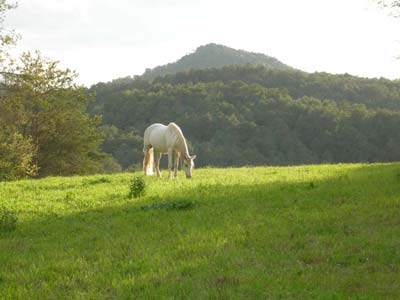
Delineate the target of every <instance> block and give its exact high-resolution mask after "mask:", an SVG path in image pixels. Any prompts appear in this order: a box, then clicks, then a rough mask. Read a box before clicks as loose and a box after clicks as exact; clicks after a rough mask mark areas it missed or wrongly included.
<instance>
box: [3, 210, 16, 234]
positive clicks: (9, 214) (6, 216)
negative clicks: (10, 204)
mask: <svg viewBox="0 0 400 300" xmlns="http://www.w3.org/2000/svg"><path fill="white" fill-rule="evenodd" d="M17 221H18V217H17V215H16V214H15V212H13V211H11V210H9V209H7V208H4V207H2V208H0V233H2V232H11V231H13V230H15V228H16V227H17Z"/></svg>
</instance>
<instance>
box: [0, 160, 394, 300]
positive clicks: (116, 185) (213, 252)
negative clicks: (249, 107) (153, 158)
mask: <svg viewBox="0 0 400 300" xmlns="http://www.w3.org/2000/svg"><path fill="white" fill-rule="evenodd" d="M163 175H164V178H162V179H158V178H145V184H146V189H145V192H146V193H145V194H144V195H143V196H141V197H139V198H129V197H128V194H129V186H130V182H131V179H132V177H133V176H139V173H137V174H132V173H130V174H128V173H126V174H117V175H96V176H76V177H50V178H45V179H40V180H26V181H15V182H2V183H0V208H1V209H7V210H9V211H12V212H14V213H15V215H16V216H17V217H18V221H17V223H16V228H15V230H12V231H6V230H3V231H1V228H0V299H3V300H5V299H10V300H11V299H12V300H14V299H324V300H325V299H332V300H333V299H359V300H366V299H371V300H376V299H399V297H400V296H399V295H400V163H393V164H343V165H320V166H297V167H251V168H250V167H249V168H228V169H217V168H205V169H199V170H194V178H193V179H192V180H187V179H185V178H184V176H183V172H182V171H180V173H179V175H180V178H179V179H177V180H168V179H167V178H165V176H166V175H167V174H166V172H165V171H164V173H163ZM186 204H187V205H186Z"/></svg>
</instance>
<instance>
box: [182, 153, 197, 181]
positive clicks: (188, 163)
mask: <svg viewBox="0 0 400 300" xmlns="http://www.w3.org/2000/svg"><path fill="white" fill-rule="evenodd" d="M195 158H196V155H193V156H185V157H183V169H184V170H185V174H186V178H192V170H193V168H194V159H195Z"/></svg>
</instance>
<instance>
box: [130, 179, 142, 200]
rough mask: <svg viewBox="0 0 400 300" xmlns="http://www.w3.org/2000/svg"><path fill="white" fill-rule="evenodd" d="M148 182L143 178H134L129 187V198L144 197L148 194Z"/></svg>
mask: <svg viewBox="0 0 400 300" xmlns="http://www.w3.org/2000/svg"><path fill="white" fill-rule="evenodd" d="M145 189H146V181H145V180H144V178H143V176H134V177H133V178H132V180H131V183H130V186H129V198H137V197H140V196H143V195H144V194H145V192H146V190H145Z"/></svg>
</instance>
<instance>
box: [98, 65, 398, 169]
mask: <svg viewBox="0 0 400 300" xmlns="http://www.w3.org/2000/svg"><path fill="white" fill-rule="evenodd" d="M91 91H93V92H96V93H97V97H96V101H95V102H94V103H93V106H92V107H91V111H95V112H97V113H101V114H102V115H103V124H104V125H103V126H104V127H103V128H104V130H105V132H106V135H105V141H104V144H103V146H102V150H103V151H105V152H108V153H110V154H112V155H113V157H115V158H116V159H117V160H118V162H119V163H120V164H121V165H122V167H123V168H127V167H128V166H130V165H132V164H138V163H140V162H141V161H142V159H143V154H142V151H141V150H142V144H143V141H142V135H143V132H144V130H145V128H146V127H147V126H149V125H150V124H152V123H156V122H160V123H166V124H168V123H169V122H171V121H174V122H176V123H177V124H179V125H180V126H181V128H182V130H183V132H184V134H185V136H186V138H187V139H188V141H189V142H190V145H191V146H192V150H193V151H192V152H193V153H196V154H197V155H198V159H197V160H196V166H206V165H214V166H241V165H266V164H267V165H293V164H309V163H337V162H377V161H397V160H400V83H399V82H398V81H389V80H386V79H365V78H358V77H354V76H350V75H330V74H325V73H315V74H308V73H305V72H300V71H295V70H270V69H268V68H264V67H261V66H251V65H247V66H227V67H224V68H221V69H207V70H196V71H194V70H192V71H188V72H184V73H179V74H175V75H167V76H165V77H159V78H157V79H155V80H154V81H153V82H152V83H149V82H146V81H144V80H143V79H142V78H134V79H132V78H131V79H125V80H122V79H121V80H120V81H118V80H117V81H114V82H112V83H109V84H99V85H96V86H93V87H92V88H91Z"/></svg>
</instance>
